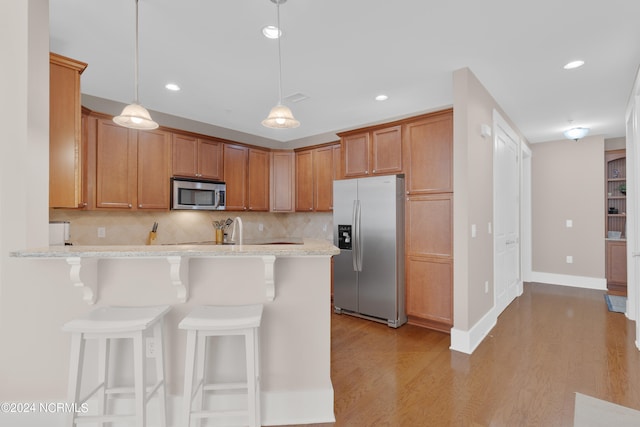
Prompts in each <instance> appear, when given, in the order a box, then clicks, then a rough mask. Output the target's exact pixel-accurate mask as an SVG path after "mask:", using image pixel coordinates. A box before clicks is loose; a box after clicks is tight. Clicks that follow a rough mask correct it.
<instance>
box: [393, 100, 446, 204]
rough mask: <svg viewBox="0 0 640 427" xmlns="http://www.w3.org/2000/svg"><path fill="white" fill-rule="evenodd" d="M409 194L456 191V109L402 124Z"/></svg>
mask: <svg viewBox="0 0 640 427" xmlns="http://www.w3.org/2000/svg"><path fill="white" fill-rule="evenodd" d="M403 145H404V158H405V169H406V171H407V172H406V184H405V185H406V189H407V194H421V193H448V192H452V191H453V110H450V109H449V110H444V111H442V112H438V113H433V114H429V115H428V116H423V117H422V118H419V119H417V120H415V121H410V122H408V123H406V124H404V125H403Z"/></svg>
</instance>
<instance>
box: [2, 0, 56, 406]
mask: <svg viewBox="0 0 640 427" xmlns="http://www.w3.org/2000/svg"><path fill="white" fill-rule="evenodd" d="M48 8H49V4H48V1H47V0H29V1H24V0H8V1H5V2H3V5H2V14H0V45H1V47H2V49H1V50H2V52H3V66H2V67H0V69H1V71H0V72H1V73H2V74H1V75H0V77H1V78H2V81H3V82H4V83H3V95H2V97H1V98H0V108H1V110H0V120H1V122H0V126H2V129H3V132H2V135H3V136H2V140H1V141H0V342H1V343H2V351H0V384H2V386H1V387H0V400H21V399H25V398H34V397H35V396H34V391H35V394H36V395H40V396H54V395H58V393H59V392H60V389H59V387H58V386H57V385H56V383H57V381H56V380H59V379H60V378H61V377H62V375H66V372H63V373H62V374H61V373H60V369H59V366H65V364H66V362H65V361H63V360H61V359H59V358H56V357H55V356H54V357H51V358H49V357H48V354H49V346H50V345H52V346H53V347H56V346H58V345H59V344H58V343H57V340H56V339H55V338H53V337H55V334H56V331H55V328H54V326H53V324H51V323H48V322H47V323H43V322H41V316H42V315H43V314H44V315H45V316H46V314H47V313H48V312H50V311H51V306H52V305H53V304H55V302H52V301H55V299H52V298H51V295H50V294H49V293H48V289H47V287H46V285H48V284H47V283H44V284H43V283H41V282H42V281H46V276H45V277H43V276H40V275H38V274H36V273H35V269H34V268H31V266H30V262H29V261H27V262H26V263H25V262H22V261H19V260H15V259H11V258H9V257H8V252H9V251H11V250H16V249H23V248H25V247H27V246H43V245H45V244H46V242H47V239H48V234H47V222H48V208H47V201H48V145H49V107H48V95H47V94H48V91H49V78H48V76H49V73H48V69H49V67H48V63H49V24H48V22H49V18H48V10H49V9H48ZM36 282H40V283H36ZM36 284H38V285H40V286H36ZM42 285H45V286H42ZM54 364H55V365H54ZM52 366H56V368H52ZM48 378H53V379H54V380H53V381H48Z"/></svg>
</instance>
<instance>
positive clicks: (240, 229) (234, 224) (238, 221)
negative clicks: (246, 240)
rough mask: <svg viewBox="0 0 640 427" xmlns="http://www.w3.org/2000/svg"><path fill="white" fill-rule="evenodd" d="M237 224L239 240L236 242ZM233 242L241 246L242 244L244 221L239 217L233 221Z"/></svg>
mask: <svg viewBox="0 0 640 427" xmlns="http://www.w3.org/2000/svg"><path fill="white" fill-rule="evenodd" d="M236 224H238V240H236ZM231 240H232V241H233V242H234V243H237V244H239V245H241V244H242V220H241V219H240V217H239V216H237V217H235V218H234V219H233V229H232V230H231Z"/></svg>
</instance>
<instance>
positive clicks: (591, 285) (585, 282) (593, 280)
mask: <svg viewBox="0 0 640 427" xmlns="http://www.w3.org/2000/svg"><path fill="white" fill-rule="evenodd" d="M531 281H532V282H538V283H547V284H550V285H561V286H573V287H574V288H584V289H597V290H601V291H606V290H607V279H605V278H604V277H585V276H572V275H569V274H555V273H543V272H540V271H532V272H531Z"/></svg>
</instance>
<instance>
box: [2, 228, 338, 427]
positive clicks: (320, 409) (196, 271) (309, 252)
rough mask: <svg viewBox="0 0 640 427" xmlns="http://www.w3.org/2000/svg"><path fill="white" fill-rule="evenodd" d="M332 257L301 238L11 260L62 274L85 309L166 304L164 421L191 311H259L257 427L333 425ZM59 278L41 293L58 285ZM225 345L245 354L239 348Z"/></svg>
mask: <svg viewBox="0 0 640 427" xmlns="http://www.w3.org/2000/svg"><path fill="white" fill-rule="evenodd" d="M338 253H339V251H338V249H337V248H336V247H335V246H333V245H332V244H331V243H329V242H328V241H326V240H322V239H304V241H303V243H302V244H255V245H253V244H243V245H155V246H58V247H47V248H42V249H34V250H29V249H28V250H23V251H15V252H12V253H11V256H12V257H15V258H28V259H30V260H31V261H30V262H34V261H36V262H38V263H39V264H42V265H43V266H44V267H45V268H46V266H47V265H49V266H51V268H52V269H53V270H55V271H56V272H57V274H60V272H61V271H65V270H66V272H67V274H69V276H68V277H69V278H70V279H71V283H73V285H74V286H79V287H81V288H82V289H83V294H82V295H83V298H84V300H85V302H87V303H89V304H92V303H94V302H95V303H96V304H98V305H159V304H170V305H172V310H171V312H170V313H169V315H168V316H167V320H166V323H165V334H166V346H165V352H166V359H165V360H166V361H167V362H166V370H167V378H168V386H169V388H168V389H169V396H170V400H169V402H168V408H170V411H169V416H170V417H171V416H173V415H174V414H176V412H177V411H179V408H180V405H181V403H180V401H181V398H180V397H179V396H181V395H182V384H183V369H184V347H185V345H186V344H185V340H186V336H185V334H184V331H180V330H178V328H177V324H178V323H179V322H180V320H181V319H182V318H183V317H184V316H185V315H186V314H187V313H188V312H189V311H190V310H191V309H192V308H193V307H195V306H197V305H212V304H222V305H224V304H254V303H262V304H264V314H263V322H262V325H261V329H260V336H261V346H262V349H261V359H262V361H261V362H262V377H261V385H262V420H263V421H262V422H263V425H273V424H303V423H313V422H330V421H333V387H332V385H331V378H330V321H331V320H330V315H331V294H330V292H331V257H332V256H333V255H336V254H338ZM52 264H55V265H56V266H55V267H53V265H52ZM63 279H65V278H64V277H62V278H55V280H53V282H54V283H55V285H51V284H42V285H40V286H61V283H64V280H63ZM66 280H68V278H67V279H66ZM67 283H68V282H67ZM69 287H71V286H69ZM74 291H75V290H74ZM76 292H77V291H76ZM61 293H62V294H65V295H68V290H67V289H62V290H61ZM77 296H78V299H80V294H79V293H78V294H77ZM86 309H87V310H89V309H90V307H89V306H86ZM61 334H62V332H61ZM231 344H232V346H233V345H235V344H238V351H239V352H241V351H242V348H241V347H240V346H241V344H242V343H241V342H238V343H231ZM236 359H237V358H236ZM230 361H231V366H229V362H230ZM236 362H238V364H236ZM213 363H214V364H215V362H213ZM216 368H219V369H220V372H224V374H225V375H232V376H233V375H238V376H240V375H242V361H240V360H234V359H233V358H231V359H225V365H224V367H223V366H218V365H216Z"/></svg>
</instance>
